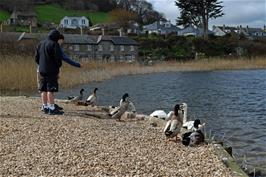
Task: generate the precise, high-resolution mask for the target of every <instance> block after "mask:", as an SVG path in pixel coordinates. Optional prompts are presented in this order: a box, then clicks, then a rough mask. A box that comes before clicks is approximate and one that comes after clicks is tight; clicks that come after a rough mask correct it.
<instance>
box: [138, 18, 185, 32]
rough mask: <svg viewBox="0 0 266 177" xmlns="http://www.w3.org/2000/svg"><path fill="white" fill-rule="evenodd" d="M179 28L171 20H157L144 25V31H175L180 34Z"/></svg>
mask: <svg viewBox="0 0 266 177" xmlns="http://www.w3.org/2000/svg"><path fill="white" fill-rule="evenodd" d="M179 30H180V29H179V28H178V27H177V26H175V25H173V24H172V23H171V22H170V21H156V22H154V23H152V24H149V25H145V26H143V33H148V34H152V33H155V34H163V35H168V34H171V33H174V34H176V35H178V32H179Z"/></svg>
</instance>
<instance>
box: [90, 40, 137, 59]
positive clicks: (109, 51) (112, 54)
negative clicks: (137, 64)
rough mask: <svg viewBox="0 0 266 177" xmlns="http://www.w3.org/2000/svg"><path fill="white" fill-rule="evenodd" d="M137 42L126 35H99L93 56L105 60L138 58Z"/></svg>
mask: <svg viewBox="0 0 266 177" xmlns="http://www.w3.org/2000/svg"><path fill="white" fill-rule="evenodd" d="M138 45H139V44H138V43H137V42H136V41H135V40H133V39H131V38H129V37H126V36H99V37H98V39H97V45H96V48H95V58H96V59H100V60H107V61H133V60H136V59H137V58H138Z"/></svg>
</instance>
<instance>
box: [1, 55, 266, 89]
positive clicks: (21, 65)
mask: <svg viewBox="0 0 266 177" xmlns="http://www.w3.org/2000/svg"><path fill="white" fill-rule="evenodd" d="M0 58H1V60H0V81H1V82H0V90H1V92H0V94H3V93H4V92H5V91H32V90H36V85H37V81H36V64H35V62H34V57H33V56H17V55H15V56H1V57H0ZM240 69H266V57H256V58H252V59H230V60H229V59H223V58H212V59H201V60H193V61H187V62H173V61H169V62H161V63H155V64H154V65H152V66H144V65H140V64H137V63H136V64H129V63H99V62H88V63H83V67H82V68H81V69H80V68H74V67H72V66H69V65H68V64H66V63H63V67H62V69H61V71H60V73H61V74H60V79H59V82H60V87H62V88H70V87H73V86H76V85H79V84H85V83H89V82H97V81H103V80H107V79H111V78H113V77H116V76H121V75H132V74H147V73H159V72H178V71H214V70H240Z"/></svg>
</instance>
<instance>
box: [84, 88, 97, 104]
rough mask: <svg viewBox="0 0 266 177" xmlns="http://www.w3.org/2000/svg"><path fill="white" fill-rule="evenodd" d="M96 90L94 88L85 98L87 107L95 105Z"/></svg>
mask: <svg viewBox="0 0 266 177" xmlns="http://www.w3.org/2000/svg"><path fill="white" fill-rule="evenodd" d="M97 90H98V88H95V89H94V90H93V93H92V94H91V95H90V96H89V97H88V98H87V100H86V103H87V104H88V105H92V106H94V105H95V104H96V101H97V95H96V91H97Z"/></svg>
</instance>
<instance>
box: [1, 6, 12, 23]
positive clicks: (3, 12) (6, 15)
mask: <svg viewBox="0 0 266 177" xmlns="http://www.w3.org/2000/svg"><path fill="white" fill-rule="evenodd" d="M9 16H10V14H9V13H8V12H7V11H5V10H1V9H0V22H1V21H4V20H7V19H8V18H9Z"/></svg>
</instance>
